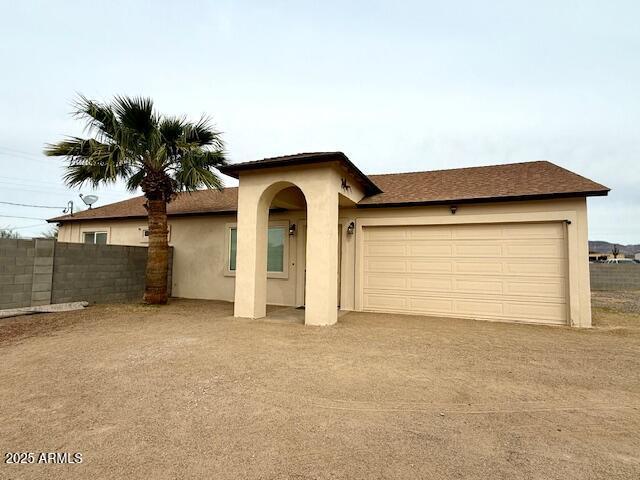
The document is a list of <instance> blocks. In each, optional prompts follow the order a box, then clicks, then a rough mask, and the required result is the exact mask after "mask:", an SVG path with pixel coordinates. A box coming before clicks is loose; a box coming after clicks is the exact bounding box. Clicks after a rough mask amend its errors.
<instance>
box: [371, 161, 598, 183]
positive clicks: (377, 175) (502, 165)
mask: <svg viewBox="0 0 640 480" xmlns="http://www.w3.org/2000/svg"><path fill="white" fill-rule="evenodd" d="M530 163H548V164H550V165H554V166H556V167H559V168H563V167H560V166H559V165H556V164H555V163H553V162H550V161H549V160H529V161H526V162H511V163H495V164H493V165H473V166H470V167H456V168H438V169H435V170H413V171H410V172H394V173H370V174H367V176H369V177H372V176H373V177H381V176H391V175H407V174H411V173H434V172H452V171H455V170H476V169H479V168H492V167H507V166H512V165H526V164H530ZM565 170H566V169H565ZM569 171H570V170H569ZM587 180H588V179H587Z"/></svg>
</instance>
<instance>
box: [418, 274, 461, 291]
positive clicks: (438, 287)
mask: <svg viewBox="0 0 640 480" xmlns="http://www.w3.org/2000/svg"><path fill="white" fill-rule="evenodd" d="M453 283H454V280H453V279H452V278H449V277H432V276H429V277H427V278H424V277H413V278H409V282H408V284H407V287H409V288H408V290H411V291H414V290H417V291H418V292H450V291H451V290H453V288H454V286H453Z"/></svg>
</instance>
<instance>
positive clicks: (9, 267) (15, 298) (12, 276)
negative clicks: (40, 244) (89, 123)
mask: <svg viewBox="0 0 640 480" xmlns="http://www.w3.org/2000/svg"><path fill="white" fill-rule="evenodd" d="M35 254H36V245H35V241H34V240H14V239H10V238H0V309H3V308H18V307H28V306H30V305H31V290H32V288H33V263H34V262H33V260H34V258H35Z"/></svg>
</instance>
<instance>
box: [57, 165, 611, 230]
mask: <svg viewBox="0 0 640 480" xmlns="http://www.w3.org/2000/svg"><path fill="white" fill-rule="evenodd" d="M369 179H370V180H371V181H372V182H373V183H375V184H376V185H377V186H378V187H380V189H381V190H382V193H379V194H375V195H371V196H368V197H365V198H364V199H362V200H361V201H360V203H359V204H358V206H359V207H385V206H387V207H388V206H399V205H428V204H450V203H465V202H495V201H509V200H527V199H544V198H557V197H584V196H594V195H606V194H607V193H608V192H609V189H608V188H607V187H605V186H604V185H600V184H599V183H596V182H593V181H591V180H589V179H587V178H584V177H582V176H580V175H577V174H575V173H573V172H570V171H569V170H566V169H564V168H561V167H559V166H557V165H554V164H553V163H550V162H545V161H538V162H526V163H511V164H506V165H492V166H487V167H470V168H456V169H452V170H435V171H430V172H411V173H393V174H384V175H369ZM144 202H145V200H144V197H136V198H132V199H130V200H124V201H122V202H117V203H112V204H110V205H105V206H103V207H98V208H94V209H91V210H85V211H83V212H79V213H76V214H75V215H74V216H73V217H71V216H69V215H66V216H63V217H57V218H53V219H51V220H50V221H53V222H60V221H77V220H90V219H106V218H141V217H146V215H147V211H146V210H145V208H144V206H143V205H144ZM237 205H238V189H237V187H234V188H225V189H224V190H223V191H222V192H218V191H216V190H201V191H197V192H193V193H180V194H178V196H177V197H176V199H175V200H174V201H173V202H171V203H169V205H168V207H167V213H168V214H169V215H201V214H215V213H235V211H236V209H237Z"/></svg>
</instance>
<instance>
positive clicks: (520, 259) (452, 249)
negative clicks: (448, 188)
mask: <svg viewBox="0 0 640 480" xmlns="http://www.w3.org/2000/svg"><path fill="white" fill-rule="evenodd" d="M361 275H362V276H361V279H362V283H361V301H362V307H363V310H366V311H383V312H398V313H412V314H423V315H436V316H452V317H464V318H479V319H487V320H507V321H525V322H540V323H554V324H566V323H567V296H568V295H567V248H566V240H565V226H564V224H563V223H560V222H554V223H513V224H474V225H443V226H426V225H425V226H388V227H387V226H384V227H382V226H375V227H374V226H366V227H363V258H362V272H361Z"/></svg>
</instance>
